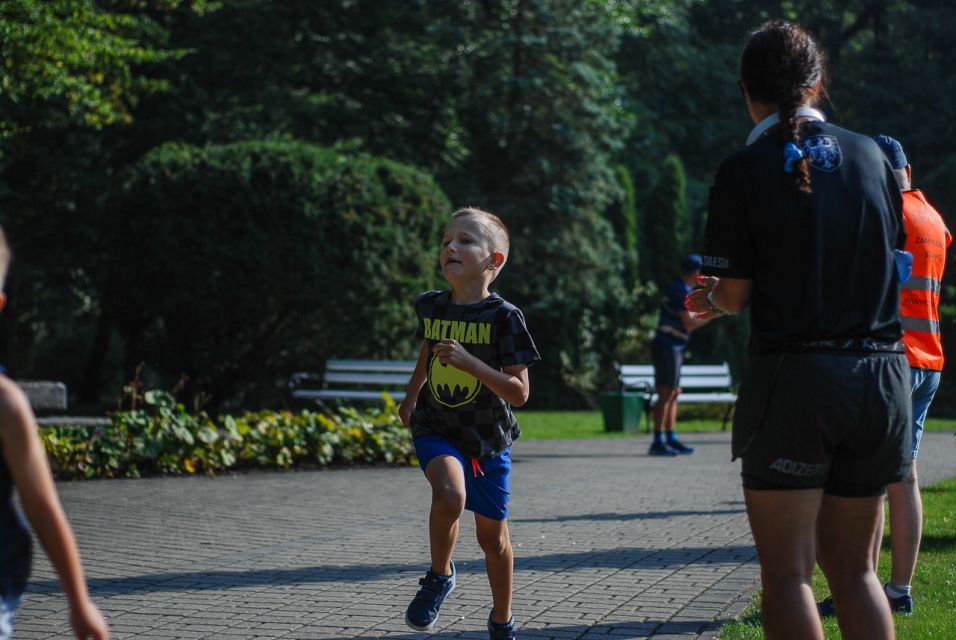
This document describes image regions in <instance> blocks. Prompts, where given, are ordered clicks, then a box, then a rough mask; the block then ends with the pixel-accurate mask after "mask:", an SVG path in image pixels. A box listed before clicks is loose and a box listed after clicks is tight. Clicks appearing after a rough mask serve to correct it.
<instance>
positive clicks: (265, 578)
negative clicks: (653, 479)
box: [29, 546, 757, 596]
mask: <svg viewBox="0 0 956 640" xmlns="http://www.w3.org/2000/svg"><path fill="white" fill-rule="evenodd" d="M756 561H757V557H756V552H755V551H754V549H753V547H751V546H730V547H717V548H713V547H673V548H668V549H655V548H643V547H626V548H617V549H610V550H600V551H580V552H574V553H553V554H547V555H542V556H524V557H518V558H516V559H515V571H519V572H520V571H567V570H575V569H594V568H603V569H636V570H640V569H647V570H655V569H667V568H672V567H681V566H685V565H688V564H697V563H701V564H707V565H724V564H734V565H736V564H740V563H753V562H756ZM422 571H423V567H422V565H421V564H347V565H331V564H330V565H318V566H313V567H295V568H283V569H254V570H248V571H226V570H221V571H184V572H175V573H154V574H146V575H138V576H129V577H120V578H89V579H88V580H87V583H88V585H89V588H90V591H91V592H92V593H93V594H94V595H102V596H110V595H126V594H131V593H139V592H151V591H158V592H176V591H206V590H221V589H235V588H243V587H256V586H266V585H297V584H315V583H332V582H347V583H367V582H370V581H374V580H376V579H383V578H400V577H401V575H400V574H402V573H409V574H412V575H414V576H418V574H419V573H421V572H422ZM484 571H485V569H484V566H483V563H482V562H480V561H479V562H474V563H469V566H467V567H466V566H462V567H461V568H460V570H459V572H460V573H464V574H467V573H481V574H484ZM29 591H30V592H33V593H58V592H60V585H59V583H58V582H57V581H54V580H37V581H34V582H31V583H30V585H29Z"/></svg>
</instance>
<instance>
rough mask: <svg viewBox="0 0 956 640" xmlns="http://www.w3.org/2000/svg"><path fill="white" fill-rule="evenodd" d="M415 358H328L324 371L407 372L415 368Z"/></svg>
mask: <svg viewBox="0 0 956 640" xmlns="http://www.w3.org/2000/svg"><path fill="white" fill-rule="evenodd" d="M416 364H417V361H416V360H328V361H326V363H325V370H326V371H375V372H382V373H385V372H389V373H405V372H408V373H409V374H410V373H412V372H413V371H414V370H415V365H416Z"/></svg>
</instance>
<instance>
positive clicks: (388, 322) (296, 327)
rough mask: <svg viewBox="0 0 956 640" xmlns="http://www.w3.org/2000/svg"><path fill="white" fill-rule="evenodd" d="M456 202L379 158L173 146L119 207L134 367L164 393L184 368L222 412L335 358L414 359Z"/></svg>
mask: <svg viewBox="0 0 956 640" xmlns="http://www.w3.org/2000/svg"><path fill="white" fill-rule="evenodd" d="M449 207H450V205H449V204H448V201H447V199H446V198H445V196H444V195H443V194H442V192H441V190H440V189H439V188H438V187H437V186H436V185H435V183H434V181H433V180H432V179H431V178H430V177H429V176H427V175H424V174H422V173H421V172H419V171H417V170H415V169H412V168H409V167H406V166H404V165H401V164H398V163H396V162H392V161H388V160H381V159H377V158H374V157H370V156H366V155H354V154H343V153H341V152H340V151H337V150H334V149H325V148H321V147H316V146H314V145H310V144H305V143H299V142H250V143H236V144H231V145H224V146H208V147H202V148H197V147H189V146H183V145H176V144H169V145H164V146H161V147H159V148H157V149H156V150H154V151H152V152H151V153H150V154H148V155H147V156H146V157H145V158H143V159H142V160H141V161H140V162H138V163H137V164H136V165H134V166H133V167H132V168H131V169H130V171H129V172H128V174H127V175H126V176H125V178H124V180H123V183H122V188H121V189H120V191H119V193H118V195H117V197H116V199H115V201H113V202H111V203H110V206H109V208H108V211H109V220H108V224H107V225H106V226H107V228H108V229H109V233H110V237H109V242H108V243H107V246H108V247H109V249H108V251H109V254H108V258H109V261H110V263H111V264H116V265H123V268H121V269H113V270H110V271H109V272H108V274H107V275H106V279H105V281H104V282H103V283H102V289H101V290H102V291H103V292H104V298H105V300H106V301H107V302H106V310H107V312H108V313H109V315H110V317H111V319H112V321H113V322H114V323H115V326H116V327H117V329H118V331H119V333H120V335H121V336H122V338H123V340H124V342H125V344H126V345H127V357H128V358H130V362H129V363H128V364H129V365H130V366H131V367H135V363H137V362H140V361H144V362H147V363H149V367H150V368H151V370H152V373H153V375H156V374H158V373H161V374H162V376H163V378H162V379H161V382H163V383H164V384H163V385H162V386H172V383H173V382H175V380H176V378H177V377H178V376H179V375H180V374H185V375H186V376H187V377H188V381H187V382H186V391H187V392H189V390H190V388H192V390H193V392H194V393H200V392H202V393H205V394H208V395H209V396H210V397H211V400H212V402H213V406H214V407H218V406H219V404H220V403H221V402H222V399H223V398H229V397H235V396H236V395H237V394H238V393H240V392H244V391H245V390H248V389H250V388H253V389H254V388H256V387H259V388H260V389H261V387H263V386H264V385H265V386H266V387H268V385H269V384H270V383H272V385H273V386H274V385H275V383H274V382H273V380H274V379H275V376H276V374H277V373H278V372H280V371H287V370H288V369H289V368H290V367H293V366H307V367H313V368H315V367H320V366H321V364H322V362H323V361H324V360H325V359H326V358H328V357H331V356H340V357H342V356H356V357H363V356H373V355H379V356H388V357H412V356H413V355H414V353H415V345H414V344H413V343H412V341H410V340H409V339H408V336H409V335H411V334H412V333H413V332H414V327H415V324H414V317H413V316H412V317H410V315H409V314H408V312H407V307H408V302H409V301H411V300H413V299H414V298H415V296H417V295H418V294H419V293H420V292H421V291H423V290H427V289H429V288H434V287H435V285H436V283H437V282H436V266H435V265H436V262H437V260H436V254H437V247H438V238H439V236H440V234H441V230H442V227H443V225H444V221H445V219H446V217H447V215H448V210H449ZM409 247H423V250H414V251H410V250H409ZM197 274H201V276H202V277H197ZM190 385H192V387H190ZM280 385H281V381H280ZM266 390H267V389H261V392H264V391H266ZM273 402H274V399H273Z"/></svg>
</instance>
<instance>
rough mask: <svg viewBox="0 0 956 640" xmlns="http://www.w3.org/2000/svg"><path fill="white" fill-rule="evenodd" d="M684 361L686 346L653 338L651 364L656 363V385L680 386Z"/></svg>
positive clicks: (674, 387) (673, 387)
mask: <svg viewBox="0 0 956 640" xmlns="http://www.w3.org/2000/svg"><path fill="white" fill-rule="evenodd" d="M683 362H684V347H682V346H680V347H676V346H670V345H667V344H664V343H663V342H662V341H659V340H657V339H656V338H655V339H654V340H651V364H653V365H654V385H655V386H657V387H670V388H672V389H676V388H678V387H679V386H680V367H681V364H683Z"/></svg>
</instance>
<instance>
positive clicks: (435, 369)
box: [428, 355, 481, 407]
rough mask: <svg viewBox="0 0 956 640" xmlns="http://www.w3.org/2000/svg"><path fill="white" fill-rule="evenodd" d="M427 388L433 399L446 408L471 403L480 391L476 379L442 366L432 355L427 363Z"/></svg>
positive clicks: (458, 370) (479, 383) (453, 368)
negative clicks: (429, 388) (430, 391)
mask: <svg viewBox="0 0 956 640" xmlns="http://www.w3.org/2000/svg"><path fill="white" fill-rule="evenodd" d="M428 386H429V387H431V390H432V395H433V396H435V399H436V400H438V402H439V403H441V404H443V405H445V406H446V407H460V406H462V405H464V404H468V403H469V402H473V401H474V399H475V397H476V396H477V395H478V392H479V391H480V390H481V382H479V381H478V378H476V377H475V376H473V375H471V374H470V373H465V372H464V371H462V370H461V369H456V368H455V367H452V366H449V365H444V364H442V363H441V362H440V361H439V360H438V356H434V355H433V356H432V357H431V360H430V361H429V363H428Z"/></svg>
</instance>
